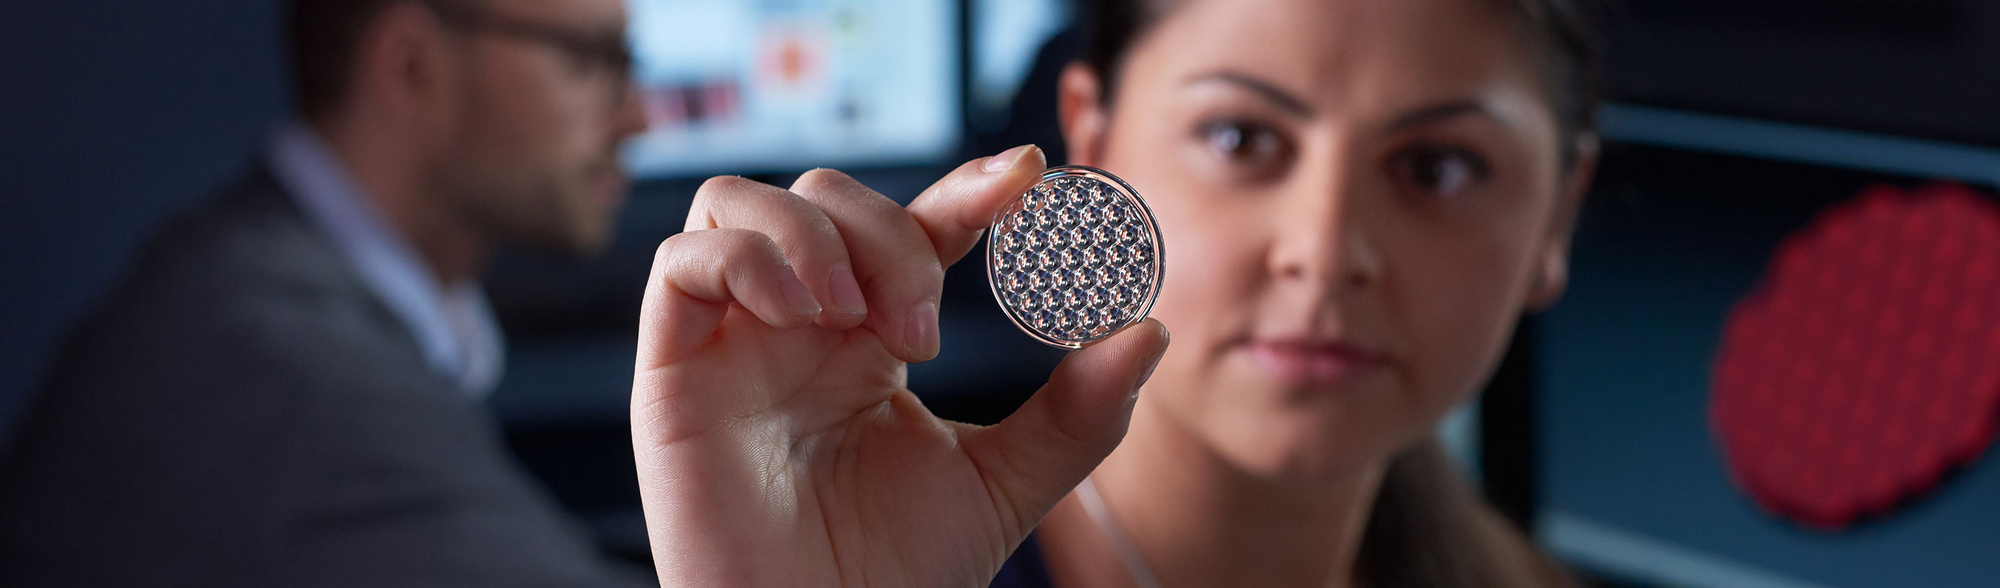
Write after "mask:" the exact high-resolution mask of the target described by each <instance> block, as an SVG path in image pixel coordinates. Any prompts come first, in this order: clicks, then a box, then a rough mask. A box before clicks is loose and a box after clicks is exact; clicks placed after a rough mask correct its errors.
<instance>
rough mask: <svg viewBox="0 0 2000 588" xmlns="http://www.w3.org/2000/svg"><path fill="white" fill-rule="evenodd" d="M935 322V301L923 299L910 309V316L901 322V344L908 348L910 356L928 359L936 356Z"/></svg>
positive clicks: (936, 313) (936, 327)
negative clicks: (914, 307) (913, 308)
mask: <svg viewBox="0 0 2000 588" xmlns="http://www.w3.org/2000/svg"><path fill="white" fill-rule="evenodd" d="M937 322H938V309H937V303H936V302H931V301H929V300H925V301H923V302H922V303H919V304H917V308H916V309H915V310H911V311H910V318H909V319H908V320H906V321H904V322H903V345H905V346H906V347H908V348H909V350H910V357H913V358H921V359H930V358H932V357H935V356H937V352H938V326H937Z"/></svg>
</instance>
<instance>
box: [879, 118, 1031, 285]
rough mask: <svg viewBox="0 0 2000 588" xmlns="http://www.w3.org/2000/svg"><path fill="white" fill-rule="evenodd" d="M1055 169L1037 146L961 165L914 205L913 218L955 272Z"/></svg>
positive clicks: (926, 192)
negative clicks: (1013, 205) (996, 222)
mask: <svg viewBox="0 0 2000 588" xmlns="http://www.w3.org/2000/svg"><path fill="white" fill-rule="evenodd" d="M1048 167H1049V164H1048V159H1047V156H1045V155H1043V153H1042V149H1041V148H1040V147H1036V146H1034V145H1022V146H1020V147H1015V148H1013V149H1008V150H1006V151H1003V152H1001V153H1000V154H999V155H995V156H992V157H988V158H985V159H975V160H972V161H969V162H966V163H965V165H961V166H959V167H958V169H957V170H953V171H952V172H951V174H949V175H946V176H945V177H944V179H942V180H938V181H937V183H935V184H931V187H930V188H929V189H926V190H924V193H923V194H919V195H918V196H917V198H916V200H912V201H911V202H910V206H909V211H910V216H913V217H916V219H917V224H920V225H923V227H924V232H925V233H928V234H929V235H930V238H931V245H932V246H934V247H936V248H937V256H938V262H939V263H941V264H943V265H944V266H945V267H950V266H951V264H953V263H956V262H957V261H958V259H959V258H961V257H965V254H966V252H968V251H972V246H974V245H977V244H979V235H980V233H982V232H984V231H985V230H986V227H988V226H991V225H992V224H993V218H994V217H995V216H997V215H998V214H999V213H1000V210H1001V209H1003V208H1006V206H1007V203H1009V202H1012V201H1013V199H1014V198H1015V197H1018V196H1020V195H1021V193H1022V192H1026V191H1028V189H1029V188H1032V187H1034V185H1035V182H1037V181H1040V180H1041V178H1042V172H1043V171H1045V170H1047V169H1048Z"/></svg>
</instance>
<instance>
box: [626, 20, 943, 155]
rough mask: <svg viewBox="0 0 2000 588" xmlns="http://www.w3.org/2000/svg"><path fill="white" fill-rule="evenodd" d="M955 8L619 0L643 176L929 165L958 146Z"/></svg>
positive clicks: (633, 148) (631, 150)
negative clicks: (632, 61)
mask: <svg viewBox="0 0 2000 588" xmlns="http://www.w3.org/2000/svg"><path fill="white" fill-rule="evenodd" d="M959 6H960V4H959V2H958V1H957V0H848V1H843V2H776V1H770V0H627V8H628V10H629V14H630V19H631V32H630V36H631V41H632V46H633V50H634V53H635V54H636V57H637V63H636V65H635V72H634V74H635V81H636V84H637V86H638V87H639V91H640V94H641V97H642V101H643V103H644V106H645V110H646V117H647V119H648V120H649V121H650V123H651V128H650V129H649V130H648V131H647V132H646V133H644V134H643V135H640V136H639V137H636V138H634V140H632V141H631V142H630V143H629V144H628V145H627V147H626V149H625V152H624V156H625V162H626V165H627V168H628V169H629V170H630V171H631V172H632V173H633V174H634V175H635V176H638V177H642V178H643V177H673V176H698V175H707V174H715V173H757V172H782V171H798V170H801V169H806V168H811V167H821V166H827V167H832V166H841V167H879V166H895V165H917V164H930V163H937V162H940V161H942V160H944V159H946V158H947V157H948V156H950V155H952V154H954V153H955V150H956V149H957V147H958V144H959V139H960V135H961V127H962V126H963V124H962V120H961V119H962V112H963V101H962V100H961V98H960V86H961V84H960V71H961V67H960V55H961V53H962V49H961V43H960V35H959V30H960V16H959Z"/></svg>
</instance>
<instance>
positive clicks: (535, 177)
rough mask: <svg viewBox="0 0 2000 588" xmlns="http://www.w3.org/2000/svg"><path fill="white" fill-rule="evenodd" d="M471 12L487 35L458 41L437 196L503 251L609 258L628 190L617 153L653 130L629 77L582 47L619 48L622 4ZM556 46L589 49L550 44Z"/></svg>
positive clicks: (563, 0) (498, 4)
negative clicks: (454, 93) (457, 74)
mask: <svg viewBox="0 0 2000 588" xmlns="http://www.w3.org/2000/svg"><path fill="white" fill-rule="evenodd" d="M465 5H466V6H469V10H470V11H471V12H473V13H474V14H476V15H478V17H479V18H480V19H482V20H481V22H484V23H487V24H486V25H483V26H476V27H472V28H469V29H468V30H467V31H466V32H465V33H463V34H462V37H463V38H462V39H461V40H460V41H459V44H460V47H459V48H460V49H461V51H460V52H459V53H458V55H457V57H458V58H459V59H460V60H461V62H462V63H461V65H462V67H461V68H459V70H460V71H462V72H463V79H462V80H461V83H459V84H456V86H457V87H458V88H459V89H460V90H462V91H461V93H460V94H459V96H458V99H457V102H458V103H459V107H458V108H457V109H456V110H457V114H458V115H459V116H458V117H457V118H456V121H455V123H456V124H454V125H452V127H451V133H452V135H451V139H450V140H448V141H446V142H445V144H444V145H445V148H444V149H443V151H442V152H441V153H439V154H437V157H436V159H435V160H434V161H433V165H432V166H431V170H432V172H433V173H430V174H429V176H430V181H431V182H433V184H434V185H432V186H430V187H429V189H431V190H434V191H436V192H439V193H441V195H442V196H444V197H445V198H447V199H448V201H449V202H450V203H451V204H452V206H453V213H454V214H456V215H458V216H459V217H461V218H462V219H463V220H464V221H465V222H466V223H467V224H468V225H470V226H472V227H474V228H475V229H476V230H478V231H480V232H481V233H483V236H485V237H486V238H488V239H490V240H492V241H493V242H495V243H517V244H525V245H529V246H533V247H536V248H541V249H547V250H551V251H554V252H559V253H564V254H569V255H575V256H579V257H583V256H589V255H592V254H595V253H597V252H599V251H601V250H603V249H604V247H605V246H606V245H607V244H608V243H609V242H610V240H611V236H612V228H613V225H614V217H615V215H616V213H617V211H618V208H619V207H620V206H621V205H622V204H623V203H624V199H625V196H626V191H627V182H626V179H625V177H624V173H623V171H622V170H621V168H620V166H619V162H618V146H619V144H620V143H622V142H623V141H624V140H625V139H626V138H628V137H631V136H632V135H634V134H637V133H638V132H640V131H642V130H644V129H645V125H646V121H645V116H644V114H643V112H642V111H641V109H640V107H639V103H638V98H637V96H636V95H635V93H634V92H633V91H632V89H631V88H630V87H629V85H628V84H627V83H626V80H627V78H626V76H627V75H628V72H626V71H623V70H622V68H621V67H619V66H618V65H617V64H616V63H615V60H609V59H605V58H604V57H603V56H604V54H605V53H604V52H602V51H598V52H595V53H593V52H591V51H588V50H584V49H581V47H590V46H595V47H600V48H601V47H622V43H623V39H624V35H625V10H624V5H623V4H622V3H621V2H620V0H484V1H468V2H465ZM496 23H497V24H496ZM522 30H535V31H541V32H542V33H544V34H523V33H521V32H520V31H522ZM546 33H556V34H546ZM554 36H562V37H566V38H569V39H571V40H576V41H585V43H563V42H555V41H551V40H549V39H548V37H554Z"/></svg>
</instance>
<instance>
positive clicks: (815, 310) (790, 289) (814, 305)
mask: <svg viewBox="0 0 2000 588" xmlns="http://www.w3.org/2000/svg"><path fill="white" fill-rule="evenodd" d="M778 291H779V292H782V293H784V295H785V304H789V305H791V306H792V314H796V315H799V316H817V315H819V311H820V307H819V301H818V300H815V299H813V294H812V291H811V290H807V289H806V285H805V283H804V282H800V281H799V278H798V277H797V276H793V275H790V274H786V275H785V276H784V277H782V278H779V279H778Z"/></svg>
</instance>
